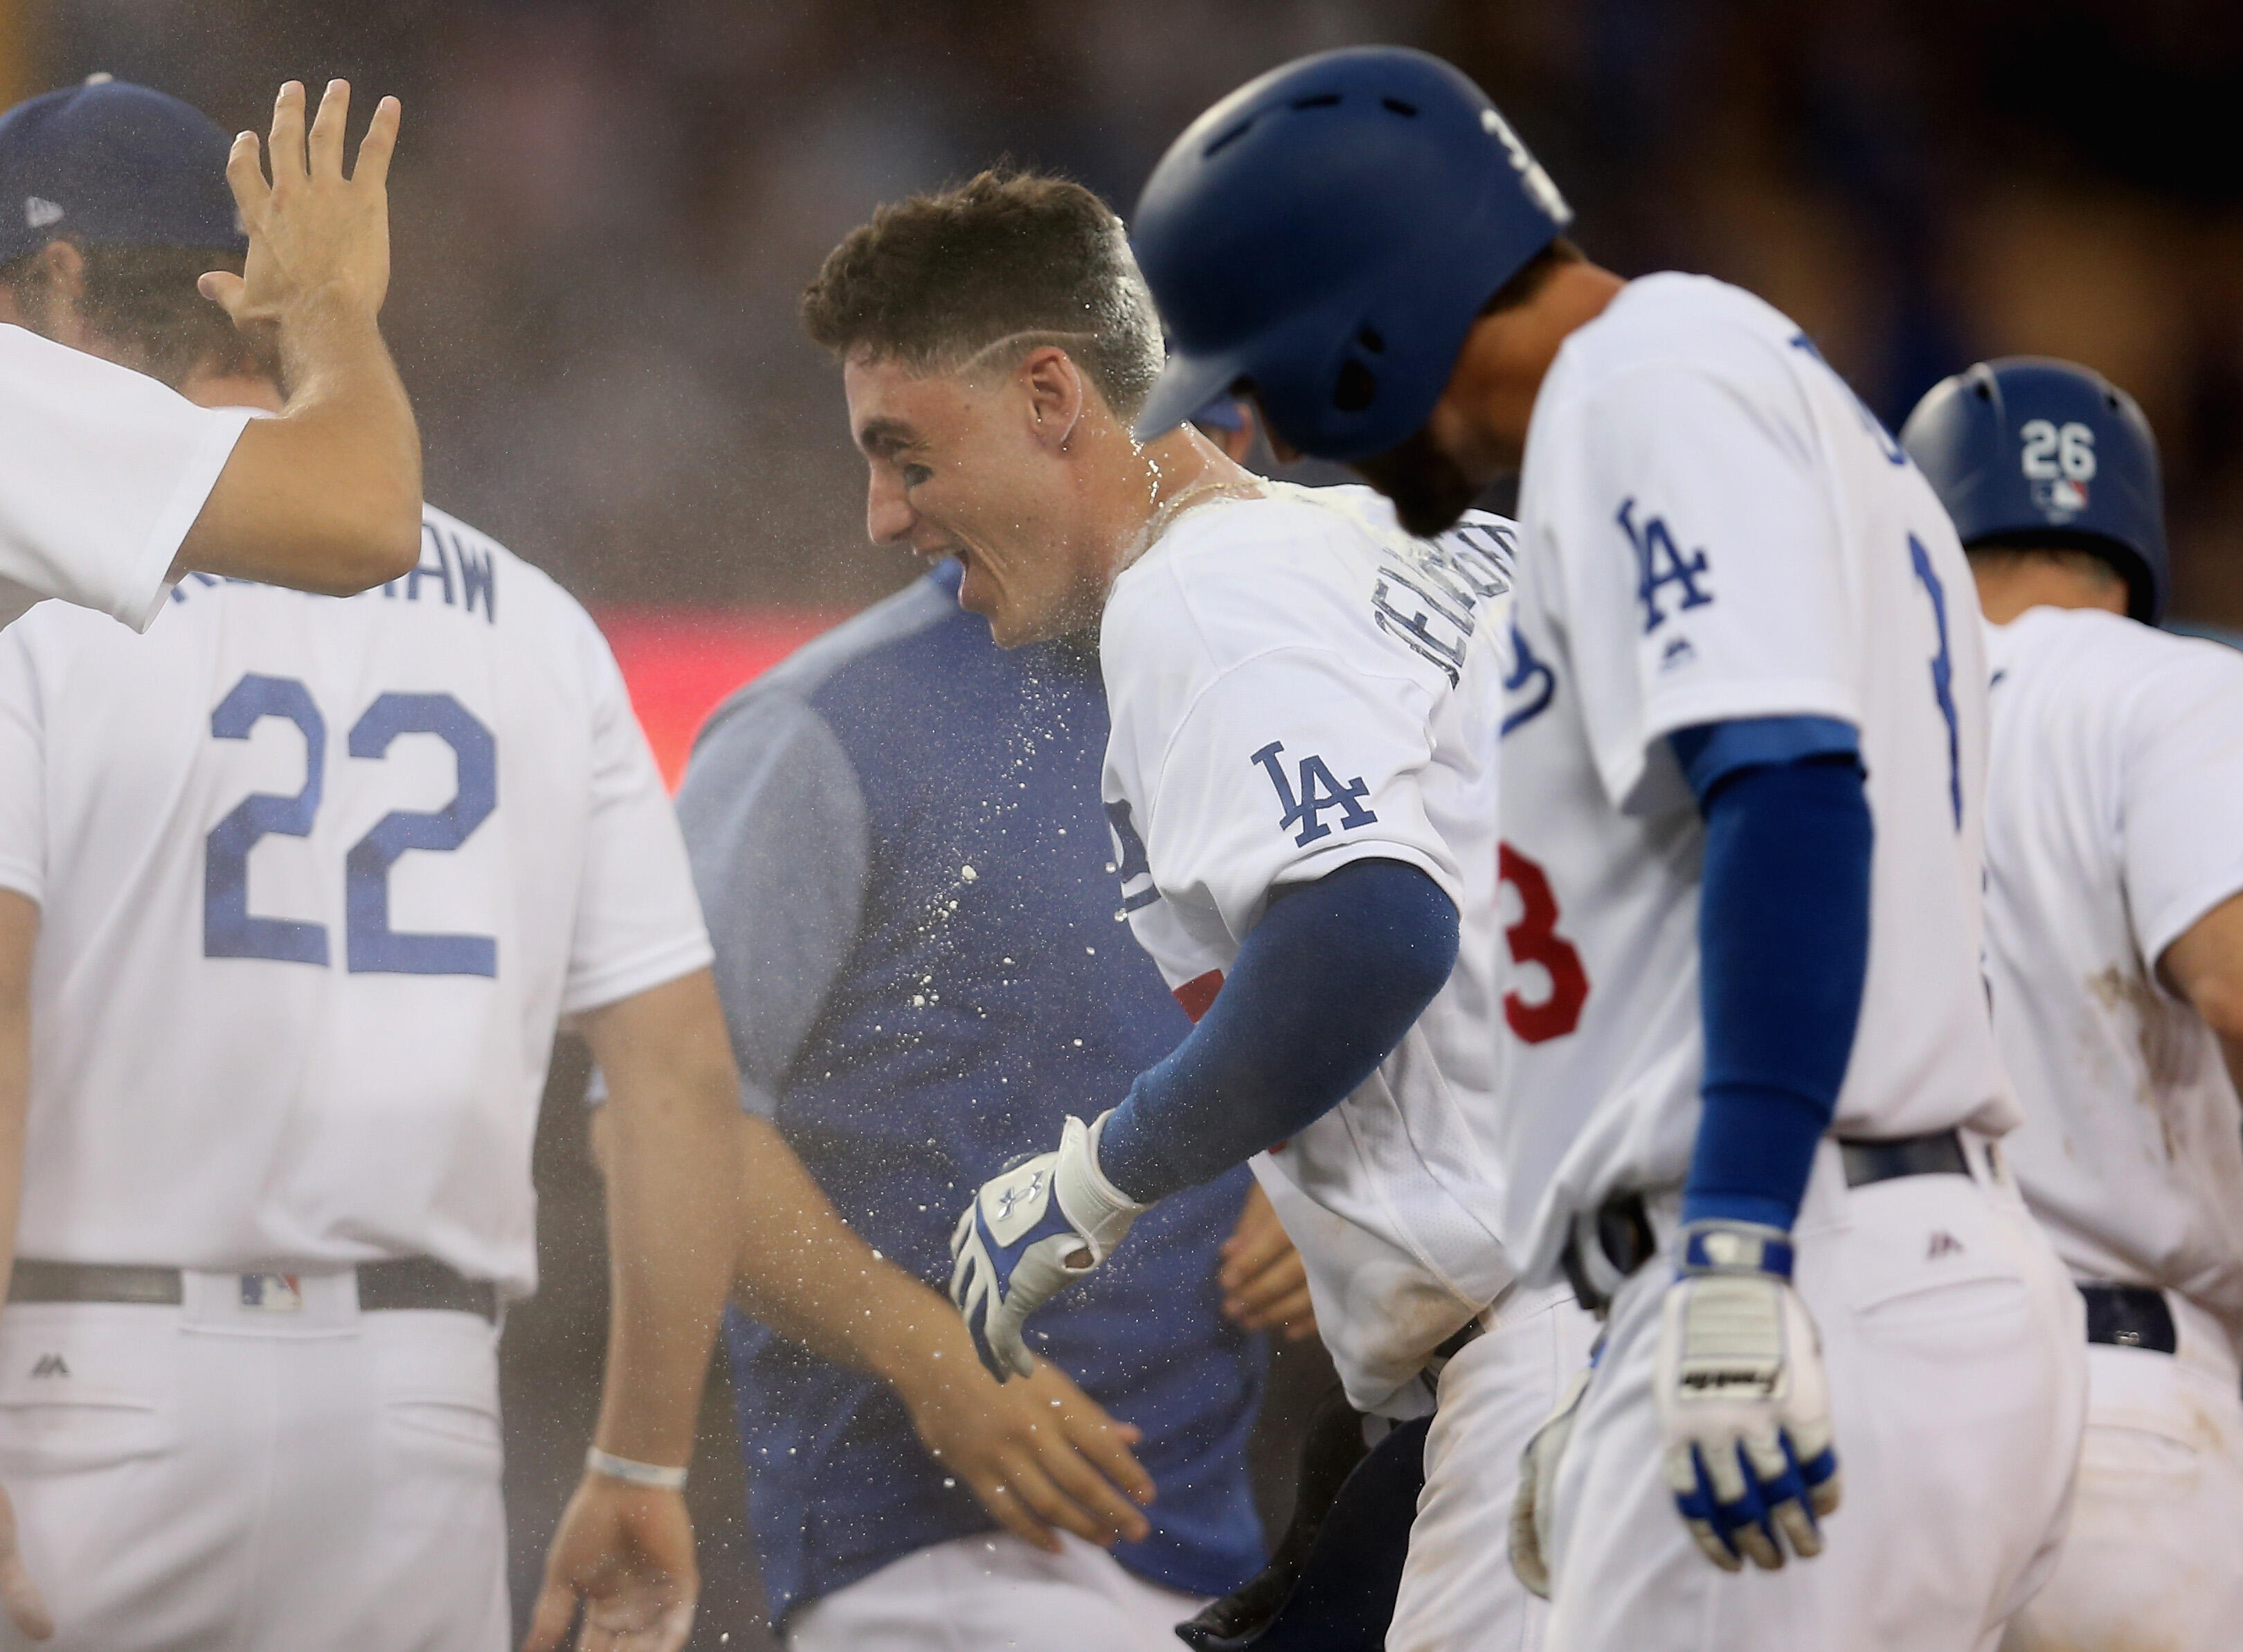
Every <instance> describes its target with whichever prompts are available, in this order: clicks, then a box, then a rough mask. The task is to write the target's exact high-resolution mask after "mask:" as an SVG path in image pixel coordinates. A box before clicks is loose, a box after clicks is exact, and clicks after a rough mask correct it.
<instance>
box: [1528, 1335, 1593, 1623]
mask: <svg viewBox="0 0 2243 1652" xmlns="http://www.w3.org/2000/svg"><path fill="white" fill-rule="evenodd" d="M1602 1352H1604V1343H1603V1342H1602V1340H1601V1339H1600V1340H1599V1342H1598V1344H1597V1346H1596V1349H1595V1350H1594V1352H1592V1353H1591V1354H1590V1355H1589V1363H1588V1364H1587V1365H1583V1366H1582V1367H1581V1369H1580V1374H1579V1375H1577V1376H1576V1377H1574V1379H1573V1382H1572V1383H1571V1384H1570V1385H1568V1386H1567V1387H1566V1392H1565V1393H1564V1394H1563V1395H1561V1396H1560V1397H1559V1400H1558V1408H1557V1410H1555V1411H1553V1412H1552V1413H1550V1415H1549V1417H1548V1419H1546V1420H1545V1421H1544V1423H1543V1425H1542V1426H1540V1427H1539V1428H1538V1429H1536V1430H1535V1431H1534V1438H1533V1439H1532V1440H1528V1441H1527V1442H1526V1450H1525V1451H1523V1452H1521V1453H1519V1489H1518V1490H1517V1491H1515V1492H1513V1493H1512V1497H1511V1569H1512V1571H1513V1572H1515V1573H1517V1574H1518V1576H1519V1581H1520V1582H1521V1583H1524V1584H1525V1585H1526V1591H1527V1593H1528V1594H1530V1595H1540V1596H1541V1597H1542V1598H1543V1599H1544V1600H1548V1599H1549V1598H1550V1559H1549V1556H1550V1507H1551V1500H1552V1498H1551V1494H1552V1493H1553V1491H1554V1489H1555V1488H1556V1486H1557V1482H1558V1463H1559V1460H1560V1459H1561V1458H1563V1457H1564V1456H1565V1454H1566V1445H1567V1444H1568V1443H1569V1442H1570V1441H1571V1440H1573V1419H1575V1418H1577V1417H1579V1416H1580V1413H1581V1397H1582V1396H1583V1395H1584V1394H1586V1393H1587V1392H1589V1379H1590V1378H1591V1377H1593V1376H1594V1375H1595V1374H1596V1370H1597V1355H1598V1354H1600V1353H1602Z"/></svg>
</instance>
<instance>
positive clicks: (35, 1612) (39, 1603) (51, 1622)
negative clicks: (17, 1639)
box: [0, 1491, 55, 1641]
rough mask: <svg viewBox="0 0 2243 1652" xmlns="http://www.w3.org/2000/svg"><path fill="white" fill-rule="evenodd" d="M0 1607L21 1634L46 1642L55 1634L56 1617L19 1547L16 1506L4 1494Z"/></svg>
mask: <svg viewBox="0 0 2243 1652" xmlns="http://www.w3.org/2000/svg"><path fill="white" fill-rule="evenodd" d="M0 1606H5V1607H6V1608H8V1621H9V1622H11V1623H13V1624H14V1625H15V1626H16V1628H17V1632H18V1633H19V1634H22V1635H24V1636H26V1637H27V1638H29V1639H30V1640H34V1641H44V1640H45V1639H46V1638H47V1637H48V1636H49V1635H52V1634H53V1633H54V1632H55V1618H54V1614H53V1613H51V1612H50V1611H48V1610H47V1602H46V1599H45V1597H44V1596H43V1595H41V1594H40V1593H39V1586H38V1585H37V1584H36V1583H34V1582H32V1581H31V1574H30V1572H29V1571H27V1570H25V1569H24V1555H23V1551H22V1550H20V1549H18V1548H17V1547H16V1507H15V1505H14V1504H12V1503H10V1501H9V1500H8V1494H7V1493H6V1492H4V1491H0Z"/></svg>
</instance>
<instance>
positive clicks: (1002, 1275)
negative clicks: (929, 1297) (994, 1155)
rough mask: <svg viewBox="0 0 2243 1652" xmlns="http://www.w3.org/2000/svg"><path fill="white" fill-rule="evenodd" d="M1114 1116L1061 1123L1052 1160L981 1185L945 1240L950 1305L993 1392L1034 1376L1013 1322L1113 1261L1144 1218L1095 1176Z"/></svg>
mask: <svg viewBox="0 0 2243 1652" xmlns="http://www.w3.org/2000/svg"><path fill="white" fill-rule="evenodd" d="M1112 1116H1113V1114H1112V1113H1111V1112H1107V1113H1101V1114H1100V1115H1099V1116H1098V1122H1097V1123H1095V1124H1091V1125H1088V1126H1086V1125H1085V1124H1084V1123H1083V1122H1082V1121H1081V1119H1079V1118H1070V1119H1068V1122H1067V1128H1066V1129H1064V1130H1063V1131H1062V1132H1061V1135H1060V1141H1059V1151H1058V1152H1056V1153H1038V1154H1035V1155H1034V1156H1030V1157H1027V1158H1023V1159H1016V1160H1014V1162H1013V1163H1011V1164H1010V1165H1008V1166H1007V1167H1006V1169H1005V1170H1002V1171H1000V1173H999V1174H997V1175H995V1176H994V1177H990V1178H989V1180H987V1182H984V1183H982V1184H981V1191H980V1195H979V1196H978V1197H976V1198H975V1199H974V1201H973V1204H972V1205H971V1206H970V1207H968V1209H967V1212H966V1214H965V1215H963V1216H961V1217H959V1218H958V1226H957V1228H956V1229H955V1230H954V1231H953V1232H952V1234H951V1236H950V1261H951V1269H950V1299H951V1300H952V1301H953V1302H954V1303H956V1304H957V1305H958V1311H959V1312H960V1313H962V1314H964V1315H965V1316H966V1328H967V1330H968V1331H969V1332H972V1333H973V1349H974V1352H976V1353H978V1354H980V1356H981V1363H982V1364H983V1365H987V1367H988V1368H989V1374H990V1375H991V1376H993V1377H994V1378H995V1379H997V1380H998V1381H999V1382H1002V1381H1004V1380H1005V1379H1006V1378H1007V1377H1009V1376H1014V1375H1018V1376H1022V1377H1028V1376H1033V1375H1034V1374H1035V1369H1036V1362H1035V1357H1034V1355H1033V1354H1031V1353H1029V1352H1028V1350H1027V1345H1026V1344H1024V1343H1023V1342H1022V1341H1021V1340H1020V1325H1021V1322H1022V1321H1023V1320H1025V1319H1027V1317H1028V1315H1030V1314H1031V1313H1033V1312H1034V1311H1035V1310H1036V1309H1038V1308H1040V1307H1041V1306H1042V1305H1044V1304H1045V1303H1046V1302H1047V1301H1049V1300H1050V1299H1051V1298H1053V1297H1054V1296H1056V1295H1057V1294H1058V1293H1059V1291H1060V1288H1061V1286H1063V1285H1066V1284H1067V1283H1068V1281H1069V1280H1072V1279H1076V1278H1081V1276H1082V1275H1084V1274H1086V1273H1088V1272H1089V1271H1091V1270H1092V1269H1093V1268H1095V1267H1096V1266H1097V1265H1098V1264H1100V1263H1101V1262H1103V1261H1105V1260H1106V1258H1108V1256H1110V1255H1112V1254H1113V1251H1114V1247H1115V1245H1117V1244H1121V1243H1122V1236H1123V1235H1124V1234H1126V1233H1128V1231H1129V1224H1131V1223H1132V1222H1135V1220H1136V1219H1137V1216H1138V1213H1139V1212H1140V1211H1142V1210H1144V1209H1145V1208H1146V1207H1145V1206H1143V1205H1142V1204H1137V1203H1135V1201H1134V1200H1132V1199H1130V1198H1128V1197H1127V1196H1125V1195H1124V1194H1123V1193H1122V1190H1120V1189H1118V1188H1116V1187H1115V1185H1114V1184H1113V1183H1111V1182H1109V1181H1108V1180H1107V1179H1106V1177H1105V1174H1104V1173H1103V1172H1102V1171H1101V1170H1099V1168H1098V1136H1099V1132H1100V1131H1101V1130H1102V1129H1105V1127H1106V1121H1107V1120H1108V1119H1109V1118H1111V1117H1112Z"/></svg>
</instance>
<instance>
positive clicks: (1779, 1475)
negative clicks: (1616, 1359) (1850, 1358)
mask: <svg viewBox="0 0 2243 1652" xmlns="http://www.w3.org/2000/svg"><path fill="white" fill-rule="evenodd" d="M1681 1252H1682V1259H1681V1271H1680V1276H1679V1277H1678V1278H1676V1279H1675V1281H1674V1284H1673V1285H1669V1286H1668V1287H1667V1299H1666V1301H1665V1303H1664V1304H1663V1305H1662V1309H1661V1317H1660V1328H1659V1359H1658V1365H1657V1369H1656V1375H1655V1377H1654V1391H1655V1392H1656V1393H1657V1395H1658V1399H1659V1430H1660V1436H1661V1438H1662V1439H1663V1440H1664V1441H1665V1442H1666V1465H1665V1466H1666V1471H1667V1487H1668V1488H1669V1489H1670V1490H1672V1491H1673V1492H1674V1504H1675V1507H1677V1508H1679V1509H1680V1510H1681V1513H1682V1518H1683V1520H1684V1521H1687V1522H1688V1524H1689V1527H1690V1531H1691V1534H1692V1535H1693V1536H1694V1537H1695V1538H1696V1539H1697V1540H1698V1547H1701V1548H1702V1549H1704V1550H1705V1551H1706V1554H1707V1557H1708V1559H1709V1560H1711V1561H1713V1562H1714V1565H1716V1566H1718V1567H1720V1568H1721V1569H1722V1570H1723V1571H1725V1572H1735V1571H1741V1570H1742V1569H1743V1568H1744V1563H1745V1561H1748V1560H1749V1561H1752V1562H1753V1564H1754V1565H1755V1566H1758V1567H1761V1568H1764V1569H1765V1570H1768V1571H1775V1570H1776V1569H1777V1568H1780V1567H1781V1566H1782V1564H1783V1561H1784V1551H1785V1549H1786V1547H1787V1546H1788V1547H1789V1549H1790V1550H1791V1552H1792V1553H1794V1554H1797V1555H1799V1556H1800V1558H1802V1560H1804V1559H1807V1558H1809V1557H1811V1556H1813V1555H1816V1554H1821V1553H1822V1528H1821V1527H1820V1526H1819V1525H1818V1524H1817V1522H1818V1521H1820V1520H1821V1518H1822V1516H1824V1515H1826V1514H1829V1513H1830V1512H1831V1511H1832V1510H1833V1509H1835V1508H1836V1507H1838V1455H1837V1453H1836V1452H1835V1450H1834V1449H1833V1448H1832V1446H1831V1440H1830V1397H1829V1383H1828V1381H1827V1380H1826V1379H1824V1376H1823V1372H1822V1339H1821V1338H1819V1337H1817V1336H1816V1334H1815V1322H1814V1320H1813V1319H1812V1318H1809V1316H1808V1312H1807V1306H1806V1305H1805V1304H1804V1303H1802V1301H1801V1300H1800V1299H1799V1293H1798V1291H1795V1290H1794V1289H1793V1288H1792V1284H1791V1236H1790V1235H1789V1234H1788V1233H1786V1232H1784V1231H1783V1230H1782V1229H1781V1228H1770V1227H1760V1226H1756V1225H1755V1224H1751V1223H1745V1222H1694V1223H1691V1224H1689V1225H1687V1227H1685V1228H1684V1229H1683V1230H1682V1234H1681Z"/></svg>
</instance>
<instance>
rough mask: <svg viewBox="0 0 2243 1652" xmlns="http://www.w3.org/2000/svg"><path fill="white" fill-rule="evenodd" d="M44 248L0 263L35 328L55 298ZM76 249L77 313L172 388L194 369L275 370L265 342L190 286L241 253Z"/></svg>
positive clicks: (1, 275)
mask: <svg viewBox="0 0 2243 1652" xmlns="http://www.w3.org/2000/svg"><path fill="white" fill-rule="evenodd" d="M73 245H77V243H73ZM44 250H45V249H44V248H41V249H40V250H39V251H38V252H32V253H24V255H23V256H22V257H21V258H18V259H16V260H12V261H10V263H8V264H7V265H5V266H0V285H4V286H5V287H7V288H8V290H9V291H10V293H13V294H14V295H15V298H16V301H17V304H18V305H19V306H20V307H22V311H23V314H24V319H25V320H26V321H27V322H28V323H30V327H31V328H32V330H33V331H35V332H44V331H46V330H47V327H48V323H49V318H50V316H51V313H52V310H53V307H54V304H55V295H54V293H53V292H52V290H51V287H52V282H51V280H50V276H49V272H48V267H47V263H46V260H45V259H44V257H43V256H42V254H43V253H44ZM78 252H79V253H80V254H81V255H82V256H83V257H84V260H85V288H84V292H83V293H80V294H79V296H78V305H77V308H78V314H80V315H81V316H82V317H83V318H84V320H85V324H86V325H87V326H88V327H91V328H92V330H93V331H94V332H96V333H98V334H100V335H101V337H102V338H103V339H104V340H105V341H108V342H109V343H110V344H111V345H113V346H114V347H116V348H117V349H118V353H119V354H120V355H122V356H123V358H124V359H125V361H126V362H127V363H128V364H129V365H131V366H132V367H138V369H139V370H140V371H141V372H143V373H145V374H148V376H149V377H151V378H152V379H157V380H160V381H162V382H164V383H165V384H168V385H170V386H171V387H172V388H173V389H174V390H176V389H178V388H179V387H180V386H181V385H182V384H184V383H185V382H186V381H187V380H188V379H189V378H190V377H191V376H192V375H193V374H195V373H197V372H199V371H210V372H214V373H219V374H265V375H266V376H267V377H269V378H278V377H279V376H280V373H279V361H278V358H277V356H276V354H275V351H274V347H273V343H272V342H271V341H270V340H267V339H263V338H259V337H256V336H253V335H252V334H246V333H244V332H242V331H241V330H240V329H239V328H238V327H235V326H234V324H233V321H232V318H231V317H229V316H228V315H227V314H226V312H225V311H224V310H222V309H220V308H219V307H218V306H217V305H215V304H213V303H212V302H211V301H210V300H208V299H206V298H205V297H204V296H203V295H202V294H201V293H199V292H198V291H196V289H195V280H196V278H197V277H199V276H200V275H201V274H202V273H204V272H205V271H206V270H231V271H232V272H233V273H235V274H237V275H239V273H241V265H242V255H241V254H240V253H238V252H235V251H233V250H232V249H231V248H226V247H193V246H184V247H183V246H101V245H94V246H84V245H79V246H78Z"/></svg>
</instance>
